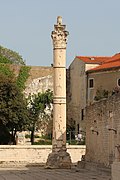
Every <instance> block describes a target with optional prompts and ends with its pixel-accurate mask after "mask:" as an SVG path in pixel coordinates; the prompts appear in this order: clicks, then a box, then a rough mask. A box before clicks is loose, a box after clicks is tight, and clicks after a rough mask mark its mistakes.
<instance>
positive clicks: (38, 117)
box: [28, 90, 53, 144]
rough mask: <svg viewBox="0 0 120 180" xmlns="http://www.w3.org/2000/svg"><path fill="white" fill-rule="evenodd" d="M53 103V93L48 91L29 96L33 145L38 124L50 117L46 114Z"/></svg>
mask: <svg viewBox="0 0 120 180" xmlns="http://www.w3.org/2000/svg"><path fill="white" fill-rule="evenodd" d="M52 101H53V92H52V91H50V90H47V91H46V92H43V93H38V94H37V95H36V94H34V95H33V96H29V98H28V102H29V104H28V107H29V114H30V119H31V123H30V127H29V129H30V131H31V143H32V144H34V133H35V129H36V126H37V124H39V123H40V121H42V120H43V119H46V117H48V114H47V112H46V108H48V109H50V107H51V103H52Z"/></svg>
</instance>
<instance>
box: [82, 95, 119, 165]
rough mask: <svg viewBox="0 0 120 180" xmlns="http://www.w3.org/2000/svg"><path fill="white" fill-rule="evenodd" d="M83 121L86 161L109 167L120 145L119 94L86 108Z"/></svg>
mask: <svg viewBox="0 0 120 180" xmlns="http://www.w3.org/2000/svg"><path fill="white" fill-rule="evenodd" d="M85 121H86V156H85V159H86V161H89V162H95V163H98V164H101V165H104V166H107V167H110V165H111V164H112V163H113V161H114V160H115V146H116V145H117V144H119V145H120V94H117V95H114V96H112V97H110V98H109V99H107V100H101V101H99V102H96V103H94V104H93V105H91V106H89V107H87V109H86V120H85ZM91 127H92V128H91ZM108 129H113V130H108ZM116 131H117V133H116Z"/></svg>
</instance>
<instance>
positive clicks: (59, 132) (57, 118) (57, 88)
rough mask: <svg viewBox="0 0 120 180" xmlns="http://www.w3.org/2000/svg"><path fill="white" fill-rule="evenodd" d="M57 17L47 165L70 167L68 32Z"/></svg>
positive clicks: (54, 34) (54, 37)
mask: <svg viewBox="0 0 120 180" xmlns="http://www.w3.org/2000/svg"><path fill="white" fill-rule="evenodd" d="M65 28H66V26H65V25H63V24H62V17H60V16H58V17H57V24H56V25H54V31H52V34H51V37H52V40H53V61H54V62H53V67H54V98H53V139H52V153H51V154H50V155H49V156H48V160H47V164H46V165H47V166H48V167H51V168H70V167H71V158H70V155H69V154H68V153H67V152H66V45H67V36H68V34H69V33H68V32H67V31H66V30H65Z"/></svg>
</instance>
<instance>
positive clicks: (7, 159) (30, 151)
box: [0, 145, 86, 167]
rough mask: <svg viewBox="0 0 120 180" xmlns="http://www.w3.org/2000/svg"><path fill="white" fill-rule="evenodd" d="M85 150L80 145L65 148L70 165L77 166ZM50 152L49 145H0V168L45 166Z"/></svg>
mask: <svg viewBox="0 0 120 180" xmlns="http://www.w3.org/2000/svg"><path fill="white" fill-rule="evenodd" d="M85 149H86V147H85V146H81V145H78V146H73V145H69V146H67V152H68V153H69V154H70V156H71V161H72V163H74V164H77V162H78V161H80V160H81V157H82V155H85ZM51 152H52V146H51V145H46V146H45V145H42V146H41V145H32V146H31V145H17V146H16V145H1V146H0V167H13V166H14V167H15V166H16V167H18V166H26V165H27V166H28V165H29V166H30V165H32V166H33V165H36V166H37V165H43V164H44V165H45V163H46V162H47V158H48V156H49V154H50V153H51ZM66 155H67V154H65V156H66Z"/></svg>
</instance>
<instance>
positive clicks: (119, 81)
mask: <svg viewBox="0 0 120 180" xmlns="http://www.w3.org/2000/svg"><path fill="white" fill-rule="evenodd" d="M117 85H118V86H119V87H120V79H118V80H117Z"/></svg>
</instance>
